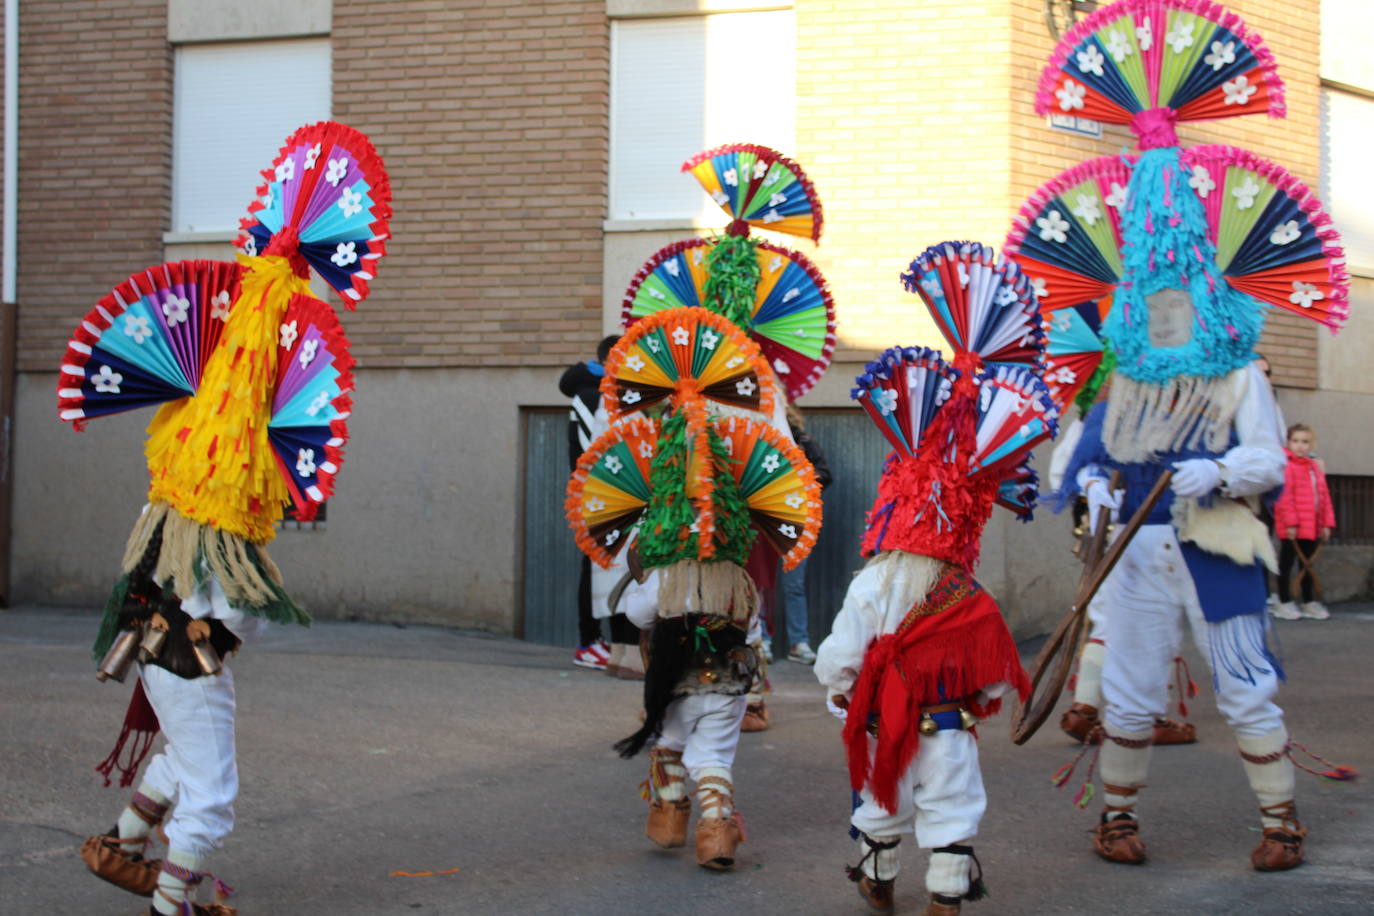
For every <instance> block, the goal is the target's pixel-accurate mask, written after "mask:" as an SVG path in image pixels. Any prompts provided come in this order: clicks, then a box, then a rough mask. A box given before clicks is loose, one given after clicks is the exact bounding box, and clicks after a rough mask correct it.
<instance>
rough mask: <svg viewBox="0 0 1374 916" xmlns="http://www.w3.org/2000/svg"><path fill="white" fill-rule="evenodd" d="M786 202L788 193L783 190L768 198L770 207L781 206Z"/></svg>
mask: <svg viewBox="0 0 1374 916" xmlns="http://www.w3.org/2000/svg"><path fill="white" fill-rule="evenodd" d="M785 203H787V195H786V194H784V193H782V192H781V191H778V192H777V193H776V194H774V195H773V196H772V197H770V198H768V206H770V207H774V208H776V207H781V206H782V205H783V204H785Z"/></svg>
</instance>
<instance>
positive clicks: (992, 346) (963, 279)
mask: <svg viewBox="0 0 1374 916" xmlns="http://www.w3.org/2000/svg"><path fill="white" fill-rule="evenodd" d="M902 280H903V283H904V285H905V286H906V288H907V290H909V291H911V292H915V293H918V294H919V295H920V296H921V299H922V300H923V301H924V302H925V304H926V307H927V308H928V309H929V310H930V312H931V315H932V316H933V317H934V318H935V321H936V323H937V324H938V325H939V327H940V329H941V332H942V333H943V334H944V335H945V338H946V340H947V341H948V343H949V345H950V347H951V348H952V350H953V359H952V361H946V360H944V359H942V358H941V356H940V354H939V353H937V352H936V351H935V350H931V349H927V348H924V347H894V348H892V349H889V350H886V351H884V352H883V353H882V354H881V355H880V356H879V357H878V359H877V360H875V361H874V362H872V363H869V364H868V366H867V367H866V371H865V372H864V374H863V375H860V376H859V377H858V378H857V379H855V386H856V387H855V388H854V390H853V392H852V397H853V398H854V399H855V400H857V401H858V402H859V404H860V405H861V406H862V407H863V409H864V411H865V412H866V413H867V414H868V416H869V418H870V419H872V420H873V422H874V423H875V424H876V425H877V427H878V429H879V430H880V431H881V432H882V434H883V436H884V437H885V438H886V439H887V440H888V442H889V443H890V444H891V445H892V447H893V452H892V454H891V455H890V456H889V457H888V459H887V462H886V463H885V465H884V467H883V474H882V478H881V479H880V480H879V482H878V497H877V499H876V501H875V502H874V504H873V508H872V509H871V510H870V511H869V513H868V520H867V529H866V530H865V532H864V538H863V553H864V554H865V555H871V554H875V553H878V552H880V551H884V550H902V551H906V552H908V553H915V554H920V555H923V556H930V557H935V558H937V559H941V560H945V561H947V562H950V563H955V564H957V565H960V566H963V567H965V568H969V569H972V568H973V566H974V565H976V563H977V561H978V552H979V541H980V539H981V536H982V530H983V526H984V525H985V524H986V522H987V519H988V515H989V514H990V513H991V511H992V505H993V503H994V502H998V503H1000V504H1001V505H1004V506H1006V507H1007V508H1009V509H1011V510H1012V511H1014V512H1016V514H1017V515H1018V516H1020V517H1022V518H1023V519H1028V518H1029V516H1030V512H1031V510H1032V508H1033V507H1034V504H1035V494H1036V478H1035V475H1034V473H1033V472H1032V471H1031V470H1030V468H1029V467H1028V466H1027V465H1026V460H1027V458H1028V457H1029V452H1030V450H1031V449H1032V448H1033V447H1034V446H1035V445H1037V444H1038V443H1040V442H1042V441H1044V440H1045V439H1048V438H1051V437H1052V436H1054V435H1055V433H1056V432H1057V430H1058V416H1059V411H1058V409H1057V408H1056V407H1055V405H1054V402H1053V401H1052V400H1051V399H1050V396H1049V391H1048V389H1047V388H1046V385H1045V382H1044V380H1043V379H1042V375H1043V373H1044V365H1043V361H1042V360H1043V354H1044V346H1045V337H1044V333H1043V331H1042V329H1041V320H1040V314H1039V311H1038V310H1037V308H1036V306H1035V297H1034V295H1033V294H1032V293H1031V292H1030V286H1029V283H1028V282H1027V280H1026V278H1025V276H1024V275H1022V274H1021V272H1020V271H1019V270H1018V269H1017V267H1016V265H1015V264H1012V263H1011V262H1009V261H1005V260H1001V261H999V260H996V259H994V257H993V253H992V250H991V249H989V248H987V247H985V246H983V245H980V244H978V243H976V242H975V243H967V242H945V243H942V244H940V245H936V246H934V247H932V248H929V249H927V250H926V251H925V252H924V253H923V254H921V255H920V256H919V257H918V258H916V260H914V261H913V262H912V264H911V269H910V270H909V271H908V272H907V273H905V274H903V275H902Z"/></svg>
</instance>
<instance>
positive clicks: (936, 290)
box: [921, 272, 944, 299]
mask: <svg viewBox="0 0 1374 916" xmlns="http://www.w3.org/2000/svg"><path fill="white" fill-rule="evenodd" d="M921 289H923V290H925V291H926V295H927V296H930V297H931V298H932V299H933V298H934V297H936V296H939V295H941V294H942V293H943V292H944V287H942V286H941V285H940V277H939V275H938V274H936V273H934V272H932V273H929V274H927V275H926V277H925V279H924V280H922V281H921Z"/></svg>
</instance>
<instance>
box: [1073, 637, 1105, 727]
mask: <svg viewBox="0 0 1374 916" xmlns="http://www.w3.org/2000/svg"><path fill="white" fill-rule="evenodd" d="M1106 656H1107V647H1106V646H1104V645H1103V644H1102V643H1100V642H1090V643H1087V644H1085V645H1084V646H1083V652H1082V654H1081V655H1079V656H1078V676H1077V679H1076V680H1075V681H1074V684H1073V701H1074V702H1075V703H1085V704H1087V705H1088V706H1092V707H1094V708H1095V709H1099V710H1100V709H1101V708H1102V660H1103V659H1104V658H1106Z"/></svg>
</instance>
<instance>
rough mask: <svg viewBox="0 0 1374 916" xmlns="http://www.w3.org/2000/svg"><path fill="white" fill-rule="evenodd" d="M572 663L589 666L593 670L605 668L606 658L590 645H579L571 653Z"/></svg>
mask: <svg viewBox="0 0 1374 916" xmlns="http://www.w3.org/2000/svg"><path fill="white" fill-rule="evenodd" d="M573 664H574V665H577V666H578V667H579V668H591V669H592V670H593V671H605V670H606V658H605V656H603V655H601V654H600V653H598V652H597V651H596V650H595V649H593V648H592V647H591V646H580V647H579V648H578V649H577V651H575V652H574V653H573Z"/></svg>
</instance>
